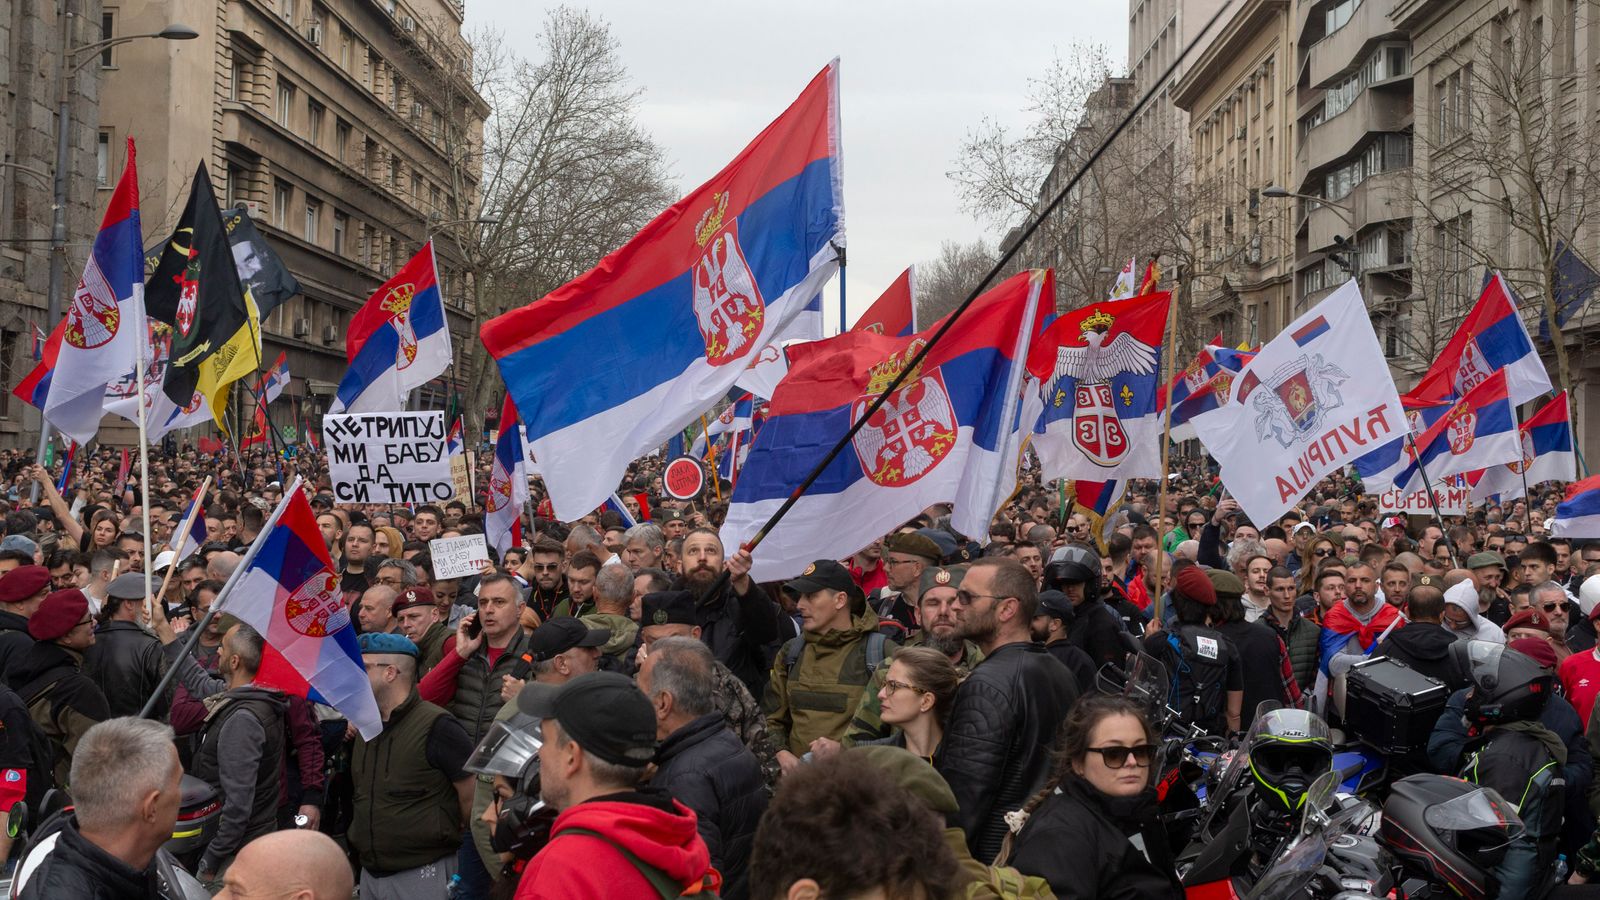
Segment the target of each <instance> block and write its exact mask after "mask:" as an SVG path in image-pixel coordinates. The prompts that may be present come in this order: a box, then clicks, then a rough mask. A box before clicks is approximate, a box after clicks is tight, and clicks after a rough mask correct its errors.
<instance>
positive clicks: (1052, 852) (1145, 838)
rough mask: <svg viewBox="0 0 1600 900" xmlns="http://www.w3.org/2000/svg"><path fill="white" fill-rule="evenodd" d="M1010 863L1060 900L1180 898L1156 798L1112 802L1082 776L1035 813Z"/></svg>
mask: <svg viewBox="0 0 1600 900" xmlns="http://www.w3.org/2000/svg"><path fill="white" fill-rule="evenodd" d="M1134 835H1139V836H1140V840H1141V843H1142V844H1143V845H1144V846H1145V848H1146V850H1147V853H1148V856H1149V858H1148V859H1147V858H1146V853H1141V852H1139V849H1138V848H1137V847H1136V846H1135V845H1134V843H1133V841H1132V840H1131V838H1132V837H1133V836H1134ZM1008 864H1009V865H1012V866H1015V867H1016V869H1017V871H1019V872H1021V873H1022V874H1024V875H1037V876H1039V877H1040V878H1043V879H1044V880H1046V881H1048V882H1050V888H1051V890H1053V891H1054V892H1055V895H1056V897H1057V898H1059V900H1123V898H1126V900H1152V898H1162V897H1167V898H1172V900H1179V898H1181V897H1183V889H1182V888H1181V887H1180V886H1179V885H1178V879H1177V873H1175V872H1174V871H1173V868H1172V861H1171V854H1170V853H1169V852H1168V850H1167V846H1166V837H1165V832H1164V831H1163V830H1162V828H1161V826H1160V824H1159V822H1158V820H1157V819H1156V801H1155V798H1154V796H1153V795H1150V794H1146V795H1144V796H1141V797H1128V798H1118V799H1112V798H1109V797H1106V796H1104V795H1102V794H1101V793H1100V792H1099V791H1096V790H1095V789H1094V788H1093V787H1090V786H1089V783H1088V782H1086V781H1084V780H1083V779H1081V778H1072V777H1069V778H1068V779H1067V780H1066V782H1065V783H1063V784H1062V785H1061V791H1060V793H1057V794H1052V795H1050V796H1049V797H1046V798H1045V801H1044V802H1043V803H1041V804H1039V808H1038V809H1036V810H1034V811H1033V815H1031V816H1029V817H1028V824H1026V825H1024V826H1023V828H1022V833H1021V834H1019V835H1017V845H1016V851H1015V852H1014V853H1012V855H1011V860H1010V862H1009V863H1008Z"/></svg>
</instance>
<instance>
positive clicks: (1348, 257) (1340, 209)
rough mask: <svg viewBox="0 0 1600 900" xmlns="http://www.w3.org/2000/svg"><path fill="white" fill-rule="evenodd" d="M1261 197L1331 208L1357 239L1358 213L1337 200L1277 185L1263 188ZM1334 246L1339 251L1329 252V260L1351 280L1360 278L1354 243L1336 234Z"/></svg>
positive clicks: (1359, 260)
mask: <svg viewBox="0 0 1600 900" xmlns="http://www.w3.org/2000/svg"><path fill="white" fill-rule="evenodd" d="M1261 196H1263V197H1271V198H1272V199H1274V200H1282V199H1284V198H1286V197H1295V198H1298V199H1300V200H1311V201H1313V202H1315V203H1320V204H1322V205H1324V206H1327V207H1330V208H1331V209H1333V210H1334V211H1335V212H1337V213H1338V214H1339V218H1341V219H1343V220H1344V223H1345V224H1346V225H1349V226H1350V230H1351V232H1352V234H1351V237H1352V238H1353V237H1355V235H1354V231H1355V227H1356V221H1355V212H1356V211H1355V209H1354V208H1353V207H1351V206H1350V205H1348V204H1345V203H1339V202H1337V201H1335V200H1328V199H1326V198H1323V197H1313V196H1311V195H1310V194H1297V193H1295V192H1294V191H1291V190H1289V189H1288V188H1286V187H1283V186H1281V185H1276V184H1271V185H1267V186H1266V187H1264V188H1262V189H1261ZM1333 245H1334V246H1335V247H1337V248H1339V249H1338V250H1336V251H1335V250H1330V251H1328V258H1329V259H1331V260H1333V261H1334V262H1336V263H1338V264H1339V267H1340V268H1342V269H1344V270H1345V271H1346V272H1349V273H1350V277H1351V278H1357V277H1359V276H1360V274H1361V273H1360V271H1359V265H1360V262H1361V257H1360V256H1358V255H1357V252H1356V245H1355V244H1354V243H1353V242H1352V241H1350V240H1347V239H1346V238H1345V236H1344V235H1342V234H1336V235H1334V236H1333Z"/></svg>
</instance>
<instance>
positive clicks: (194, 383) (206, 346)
mask: <svg viewBox="0 0 1600 900" xmlns="http://www.w3.org/2000/svg"><path fill="white" fill-rule="evenodd" d="M144 297H145V307H146V309H147V310H148V312H149V315H150V316H151V318H154V319H158V320H160V321H162V322H166V323H167V324H168V325H171V326H172V354H171V357H170V362H169V363H168V365H167V375H166V378H165V379H164V380H163V381H162V385H161V386H162V390H164V391H165V392H166V394H167V396H168V397H170V398H171V399H172V402H174V403H177V404H179V405H180V406H181V405H186V404H187V403H188V402H189V400H190V399H191V398H193V397H194V393H195V391H199V392H200V394H201V395H202V396H204V397H205V398H206V402H207V404H209V406H210V407H211V417H212V418H213V419H215V420H216V423H217V426H218V427H219V428H221V429H222V430H223V431H227V430H228V425H227V420H226V416H225V414H224V408H225V407H226V406H227V402H228V386H229V385H231V384H232V383H233V382H235V381H238V380H239V379H240V378H243V377H245V376H247V375H249V374H250V373H252V372H254V371H255V370H256V369H257V368H258V367H259V366H260V364H261V323H260V317H259V315H258V314H257V312H256V304H255V300H254V299H253V298H252V297H251V296H250V290H249V288H248V287H246V286H244V285H242V284H241V283H240V281H239V272H238V269H237V268H235V266H234V262H233V251H232V249H230V247H229V245H228V233H227V230H226V229H225V228H224V227H223V224H222V213H221V211H220V210H219V209H218V208H217V197H216V194H215V193H213V192H212V190H211V176H209V175H208V174H206V165H205V163H201V164H200V168H199V170H198V171H196V172H195V175H194V185H193V187H191V188H190V190H189V204H188V206H186V207H184V210H183V216H182V217H181V218H179V219H178V227H177V228H175V229H174V230H173V232H172V237H171V238H170V239H168V241H167V243H166V245H165V246H164V247H163V248H162V251H161V259H160V261H159V262H157V263H156V267H155V274H153V275H151V276H150V281H149V283H147V284H146V285H145V289H144Z"/></svg>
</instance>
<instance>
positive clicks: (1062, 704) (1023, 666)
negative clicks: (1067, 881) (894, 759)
mask: <svg viewBox="0 0 1600 900" xmlns="http://www.w3.org/2000/svg"><path fill="white" fill-rule="evenodd" d="M1077 700H1078V685H1077V682H1076V681H1075V680H1074V679H1073V677H1072V673H1071V672H1069V671H1067V667H1066V666H1063V665H1062V664H1061V662H1060V661H1059V660H1057V659H1056V658H1055V657H1053V656H1051V655H1050V654H1049V653H1047V652H1045V649H1044V646H1043V645H1041V644H1033V643H1024V642H1018V643H1014V644H1005V645H1002V646H1000V647H996V648H995V649H994V650H993V651H991V652H990V653H989V655H988V656H986V657H984V659H983V662H981V663H979V664H978V665H977V666H976V667H975V668H974V669H973V670H972V674H971V675H970V676H968V677H967V680H966V681H964V682H962V683H961V687H960V688H958V689H957V690H956V699H955V704H954V707H953V708H952V709H951V711H950V721H949V723H948V724H947V725H946V726H945V733H944V744H943V745H941V747H940V748H939V755H938V757H937V759H935V761H934V764H935V766H936V767H937V768H938V770H939V774H940V775H943V776H944V780H945V781H947V782H949V784H950V790H951V791H952V792H954V793H955V795H956V801H957V803H958V804H959V806H960V811H959V812H957V813H956V814H955V815H953V816H951V817H950V824H952V825H956V826H958V827H960V828H961V830H962V831H963V832H965V833H966V835H967V844H968V845H969V846H970V847H971V848H972V855H973V856H975V857H977V858H978V859H980V860H991V859H994V858H995V855H996V854H998V853H999V852H1000V844H1001V841H1003V840H1004V839H1005V835H1006V823H1005V814H1006V813H1008V812H1011V811H1012V810H1015V809H1020V808H1021V807H1022V805H1023V804H1024V803H1026V802H1027V800H1028V798H1029V797H1031V796H1032V795H1033V793H1034V792H1035V791H1037V790H1038V789H1039V787H1040V786H1041V785H1043V784H1044V781H1045V778H1046V777H1047V776H1048V775H1049V774H1050V759H1051V751H1052V749H1053V747H1054V744H1055V739H1056V732H1057V730H1058V729H1059V728H1060V726H1061V722H1062V721H1063V720H1064V719H1066V717H1067V714H1068V713H1070V712H1071V711H1072V705H1073V704H1074V703H1076V702H1077Z"/></svg>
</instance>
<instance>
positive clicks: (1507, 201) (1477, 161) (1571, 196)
mask: <svg viewBox="0 0 1600 900" xmlns="http://www.w3.org/2000/svg"><path fill="white" fill-rule="evenodd" d="M1576 7H1577V9H1576V10H1575V11H1573V12H1569V14H1568V15H1566V16H1563V17H1562V18H1564V19H1566V18H1570V17H1571V15H1573V14H1575V15H1576V17H1577V20H1578V22H1579V23H1583V22H1587V21H1589V20H1590V19H1591V18H1592V17H1593V16H1594V15H1595V14H1596V12H1597V11H1600V4H1596V3H1594V2H1592V0H1590V2H1584V3H1581V4H1576ZM1569 10H1572V8H1571V7H1569ZM1574 27H1576V26H1575V25H1574V23H1572V22H1570V21H1563V22H1547V21H1546V20H1544V19H1543V18H1534V17H1533V12H1532V10H1531V8H1529V7H1526V6H1519V7H1517V8H1516V9H1514V10H1512V11H1511V12H1510V13H1508V14H1507V15H1505V16H1502V17H1500V18H1497V19H1495V20H1493V21H1491V22H1489V23H1487V24H1478V23H1475V25H1474V27H1473V29H1472V30H1471V31H1465V32H1463V33H1462V34H1460V35H1457V36H1455V37H1454V39H1445V40H1442V41H1441V42H1440V45H1441V46H1445V47H1448V48H1449V49H1448V50H1446V51H1445V53H1444V55H1443V57H1442V59H1441V62H1442V63H1443V65H1440V66H1436V67H1435V68H1436V69H1438V70H1442V71H1451V70H1452V69H1453V70H1454V71H1453V73H1452V74H1451V75H1448V76H1446V78H1445V80H1444V81H1443V82H1442V83H1441V84H1436V85H1435V87H1434V90H1435V92H1436V96H1435V97H1434V101H1433V103H1432V104H1431V108H1430V109H1428V110H1427V111H1426V113H1425V115H1426V116H1427V120H1426V121H1425V122H1423V123H1421V125H1422V127H1419V128H1418V138H1417V154H1416V155H1417V165H1416V168H1417V170H1418V176H1417V177H1416V178H1415V179H1414V188H1415V193H1416V198H1415V206H1416V208H1417V210H1418V218H1417V221H1416V227H1417V229H1418V241H1417V246H1418V248H1419V250H1426V251H1428V252H1426V253H1419V258H1418V260H1417V267H1418V269H1419V270H1420V273H1421V275H1422V284H1424V285H1426V286H1428V287H1429V288H1431V289H1433V290H1436V291H1438V293H1439V296H1440V301H1442V302H1446V303H1447V304H1453V306H1454V309H1442V310H1435V311H1432V312H1434V313H1437V312H1445V313H1449V312H1454V320H1459V317H1460V314H1461V312H1462V311H1464V310H1465V309H1466V308H1467V306H1469V305H1470V303H1471V301H1472V300H1474V299H1476V297H1477V295H1478V288H1479V285H1480V283H1481V282H1480V281H1479V273H1480V272H1481V271H1482V269H1483V268H1484V267H1487V268H1492V269H1498V270H1500V271H1501V272H1502V273H1503V274H1504V275H1505V276H1506V278H1507V280H1508V281H1510V283H1511V285H1512V287H1513V288H1514V289H1515V290H1516V291H1517V293H1518V294H1519V296H1520V297H1521V299H1522V300H1523V303H1524V307H1525V310H1526V311H1528V312H1530V313H1531V314H1532V321H1531V322H1530V329H1529V330H1530V332H1536V331H1537V330H1538V326H1539V322H1540V320H1542V321H1543V322H1544V324H1545V325H1546V326H1547V327H1548V329H1549V332H1550V333H1551V334H1553V335H1558V337H1559V338H1560V339H1558V340H1555V341H1554V342H1553V344H1554V347H1553V351H1554V356H1555V362H1556V366H1555V368H1556V371H1557V377H1558V379H1559V383H1560V386H1561V387H1568V388H1570V387H1571V386H1572V366H1571V362H1570V357H1571V355H1572V353H1573V352H1574V351H1575V350H1581V349H1582V348H1583V340H1584V338H1585V335H1586V331H1584V330H1576V329H1575V330H1574V331H1570V332H1567V333H1562V330H1561V328H1560V326H1559V325H1558V324H1557V319H1556V314H1557V304H1556V291H1557V289H1558V286H1559V285H1558V281H1557V274H1556V261H1557V257H1558V248H1559V247H1560V246H1561V245H1562V244H1572V243H1574V242H1575V241H1577V240H1579V238H1580V234H1579V232H1580V230H1581V229H1582V227H1583V226H1584V223H1585V222H1586V221H1587V220H1588V219H1589V218H1590V214H1591V213H1592V212H1594V211H1595V210H1596V208H1597V207H1600V120H1596V119H1595V118H1594V116H1593V115H1592V114H1591V113H1590V112H1588V111H1587V104H1586V102H1585V100H1584V98H1583V97H1582V96H1580V93H1579V92H1580V90H1581V88H1580V85H1583V84H1585V83H1586V81H1585V79H1584V78H1583V77H1581V71H1580V70H1581V69H1582V68H1583V63H1584V60H1583V59H1582V58H1581V57H1580V53H1581V50H1580V49H1579V48H1581V47H1582V46H1583V43H1582V41H1580V40H1578V39H1577V38H1576V37H1575V36H1572V35H1571V31H1570V29H1573V28H1574ZM1569 38H1570V40H1569ZM1419 118H1422V116H1421V115H1419ZM1430 314H1431V313H1430V311H1428V310H1423V311H1422V315H1423V316H1424V318H1426V317H1427V316H1428V315H1430ZM1416 318H1417V314H1416V313H1415V312H1414V313H1413V315H1412V319H1413V321H1415V320H1416ZM1454 320H1448V319H1447V320H1446V321H1449V322H1451V324H1452V326H1453V324H1454ZM1447 337H1448V334H1446V338H1447Z"/></svg>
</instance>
